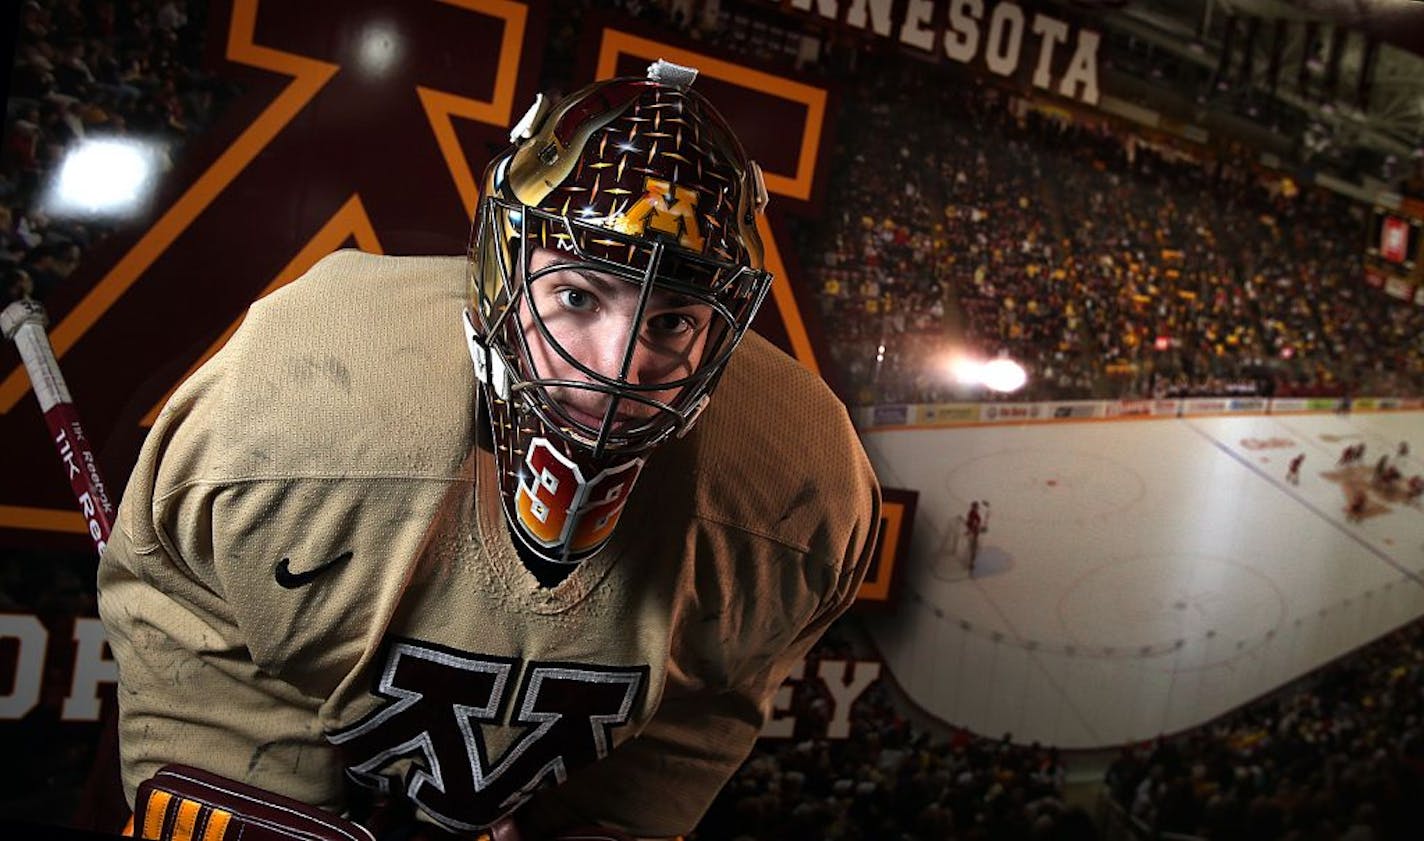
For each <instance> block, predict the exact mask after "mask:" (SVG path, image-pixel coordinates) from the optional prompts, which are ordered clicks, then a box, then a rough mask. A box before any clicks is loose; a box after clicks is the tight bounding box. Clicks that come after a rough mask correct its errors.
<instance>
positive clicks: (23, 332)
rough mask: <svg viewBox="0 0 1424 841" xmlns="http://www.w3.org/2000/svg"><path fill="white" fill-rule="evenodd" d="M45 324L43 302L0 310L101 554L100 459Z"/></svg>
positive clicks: (105, 523)
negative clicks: (80, 415) (82, 420)
mask: <svg viewBox="0 0 1424 841" xmlns="http://www.w3.org/2000/svg"><path fill="white" fill-rule="evenodd" d="M48 323H49V319H48V318H47V317H46V316H45V311H44V307H42V306H40V304H39V303H38V302H36V301H32V300H30V299H28V298H22V299H20V300H18V301H15V302H14V303H11V304H10V305H9V306H7V307H5V309H4V310H3V311H0V332H4V334H5V338H7V339H10V340H13V341H14V342H15V347H16V348H17V349H18V350H19V351H20V359H21V360H23V361H24V363H25V371H26V372H27V373H28V374H29V375H30V383H31V385H33V386H34V389H35V398H36V399H38V400H39V402H40V411H42V412H44V419H45V424H46V425H48V426H49V432H50V440H52V441H53V442H54V446H55V449H56V450H58V451H59V458H60V460H61V461H63V462H64V467H65V471H66V472H67V473H68V474H69V487H70V490H72V491H73V492H74V499H75V501H77V502H78V503H79V510H80V513H82V514H83V515H84V524H85V526H86V528H87V529H88V531H89V537H90V538H91V539H92V540H93V541H94V548H95V549H97V550H98V551H99V553H100V554H102V553H103V551H104V546H105V545H106V544H107V543H108V542H109V530H110V526H111V524H112V523H113V518H114V505H113V502H112V501H111V500H110V497H109V492H108V490H107V489H106V488H105V487H104V479H103V477H102V476H101V475H100V474H99V463H98V461H97V460H96V459H95V458H94V451H93V450H92V449H90V447H89V438H88V436H86V435H85V434H84V427H83V426H82V425H81V424H80V423H79V411H78V410H77V409H76V408H75V407H74V398H72V397H70V396H69V388H68V387H67V386H66V385H65V384H64V376H63V375H62V374H60V371H59V362H58V361H57V360H56V359H55V358H54V348H53V347H51V346H50V343H49V335H48V334H47V333H46V332H45V326H46V325H47V324H48Z"/></svg>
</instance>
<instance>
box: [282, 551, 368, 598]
mask: <svg viewBox="0 0 1424 841" xmlns="http://www.w3.org/2000/svg"><path fill="white" fill-rule="evenodd" d="M352 554H353V553H351V552H342V553H341V554H340V555H337V556H336V557H334V558H332V559H331V560H329V561H327V562H326V563H324V564H322V565H321V566H318V567H313V568H312V569H309V570H307V571H306V572H292V570H291V569H290V568H289V567H288V564H289V563H290V561H288V560H287V559H286V558H283V559H282V560H280V561H278V562H277V569H276V572H275V574H274V576H273V577H274V578H276V579H277V584H278V585H280V586H282V587H285V588H286V589H288V590H295V589H297V588H298V587H305V586H306V585H308V584H310V583H312V582H313V581H315V580H316V577H317V576H318V575H321V574H322V573H323V572H326V571H327V570H329V569H331V568H332V567H336V566H340V565H341V564H344V563H346V562H347V561H349V560H351V556H352Z"/></svg>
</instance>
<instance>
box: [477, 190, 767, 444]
mask: <svg viewBox="0 0 1424 841" xmlns="http://www.w3.org/2000/svg"><path fill="white" fill-rule="evenodd" d="M480 212H481V221H480V224H478V225H477V226H476V241H475V242H474V243H472V257H473V260H474V264H473V265H472V270H473V271H475V272H478V273H481V276H478V277H476V278H475V283H474V287H475V289H476V296H477V299H478V300H477V301H476V312H475V313H473V316H474V326H475V331H476V333H477V335H478V337H479V339H480V340H481V341H482V342H483V343H484V344H485V345H486V347H487V349H488V351H489V352H490V353H491V354H498V355H499V356H500V357H501V361H502V362H503V363H504V365H503V367H504V368H505V370H506V371H507V372H508V373H507V375H508V377H509V383H508V394H509V400H510V401H511V402H513V403H515V404H517V405H520V406H523V407H524V408H526V409H528V410H530V411H533V412H534V413H536V414H537V415H538V416H539V418H540V419H541V420H542V421H543V422H544V424H545V425H546V426H548V427H549V428H550V429H551V430H558V431H563V432H565V433H567V437H568V438H569V440H570V441H571V443H575V444H576V445H578V446H580V447H582V448H585V449H591V450H592V451H593V455H594V456H595V457H601V456H604V455H616V454H620V453H625V454H634V453H638V452H642V451H644V450H647V449H650V448H651V447H653V446H655V445H656V444H658V443H659V442H661V441H663V440H665V439H666V438H667V437H668V436H669V435H671V434H674V433H678V432H680V431H681V430H683V429H684V428H685V427H687V426H688V425H690V424H691V423H692V422H693V421H694V420H695V419H696V417H697V415H698V413H700V411H701V409H702V408H703V406H704V405H705V403H706V399H707V397H708V395H709V393H710V392H711V391H712V388H713V387H714V386H715V385H716V382H717V379H718V378H719V377H720V375H721V373H722V370H723V369H724V368H725V366H726V364H727V361H728V359H729V357H730V356H731V353H732V351H733V350H734V349H735V348H736V346H737V344H738V343H739V342H740V341H741V340H742V337H743V336H744V335H745V333H746V331H747V328H748V327H749V326H750V324H751V321H752V317H753V316H754V315H755V314H756V311H757V308H758V307H759V306H760V305H761V302H762V300H763V299H764V298H765V296H766V293H767V290H768V289H769V288H770V284H771V275H770V273H768V272H766V271H764V270H759V269H754V268H751V267H749V266H746V265H742V264H740V263H739V262H737V261H736V260H735V259H733V258H732V257H731V255H718V256H717V257H707V256H704V255H702V254H698V253H696V252H693V251H691V250H689V249H687V248H684V247H682V246H681V245H679V243H678V237H677V234H676V232H672V233H669V235H667V236H664V235H663V233H662V232H659V231H654V230H649V229H647V228H645V229H644V233H643V234H642V235H632V234H626V233H621V232H619V231H617V230H613V229H611V228H610V227H607V226H606V225H605V224H604V220H602V219H599V220H597V221H596V223H595V222H594V221H583V220H580V219H578V218H569V217H567V216H564V215H561V214H558V213H552V212H548V211H544V210H540V209H537V208H531V207H529V206H527V205H524V204H521V203H518V202H510V201H506V200H503V199H500V198H498V197H493V196H491V197H487V198H485V200H484V204H483V206H482V207H481V210H480ZM540 251H542V255H541V256H542V258H543V261H544V263H545V264H544V265H540V266H538V267H535V265H534V262H535V259H534V258H535V254H536V252H540ZM723 256H725V257H726V259H719V257H723ZM564 272H575V273H590V274H593V275H595V276H597V277H599V278H610V277H611V278H613V279H614V280H613V282H615V283H617V282H626V283H629V284H632V286H633V288H634V289H635V290H636V292H637V303H636V308H635V311H634V317H633V319H632V320H631V321H630V323H629V328H630V329H629V330H628V335H627V336H625V337H622V340H621V341H622V344H621V361H620V364H618V366H617V370H616V371H612V370H602V371H600V370H598V369H597V368H595V367H593V364H591V362H592V361H591V360H587V359H580V358H578V356H577V354H576V353H575V352H574V350H572V349H570V348H568V347H566V344H567V343H568V340H569V339H570V338H571V336H570V335H569V332H568V330H566V329H560V328H557V327H555V326H553V325H551V324H550V323H549V322H550V317H549V313H548V312H543V311H541V309H547V307H541V306H540V305H536V304H535V299H536V297H537V296H536V295H535V293H534V290H535V288H536V287H537V285H538V284H540V283H541V282H542V283H552V282H553V281H551V280H549V278H551V277H554V276H566V275H562V273H564ZM658 292H662V293H666V296H667V297H665V298H658V297H656V295H655V293H658ZM546 300H547V296H546ZM656 300H671V301H675V302H677V306H678V307H680V308H685V307H692V308H697V309H698V310H699V311H701V310H700V308H701V307H706V311H707V312H708V313H710V315H709V318H708V319H707V321H706V323H705V324H703V325H701V326H700V328H699V329H698V330H697V333H698V334H700V335H692V336H688V337H687V338H686V341H687V342H688V345H687V347H685V348H683V349H682V350H681V352H683V353H684V354H687V355H689V356H690V355H691V354H692V353H693V352H694V351H695V352H696V356H697V359H696V360H695V361H694V362H692V363H691V364H690V365H685V366H683V370H682V371H679V375H675V376H669V377H668V378H666V379H661V378H659V379H656V380H655V381H653V382H636V381H633V377H631V376H630V374H631V373H632V371H631V370H630V369H631V366H632V364H633V361H634V356H635V354H636V353H637V352H638V349H639V346H640V345H642V346H643V348H644V349H645V351H646V350H647V348H648V347H649V344H653V346H654V348H653V349H654V351H661V352H663V353H664V354H665V355H673V354H675V353H677V352H678V350H679V349H678V348H676V347H668V346H662V347H658V346H657V342H659V341H663V342H665V343H666V341H667V340H666V339H658V338H657V337H656V336H652V337H650V336H649V326H648V318H647V316H646V312H647V310H648V308H649V305H650V303H655V301H656ZM632 325H637V327H636V328H634V327H633V326H632ZM578 329H579V328H578V327H575V328H574V330H575V332H577V330H578ZM585 329H603V328H601V327H600V326H589V327H586V328H585ZM603 340H606V339H603ZM532 341H538V342H542V344H543V346H544V348H545V349H546V351H547V352H546V353H545V354H543V355H544V356H545V357H546V358H548V357H550V354H552V355H553V356H556V357H557V358H558V359H560V360H562V362H563V366H564V367H565V368H566V369H567V370H565V371H564V372H563V373H562V375H559V372H554V371H551V370H541V368H540V365H539V362H538V359H539V358H540V354H538V353H535V352H534V351H533V348H532V347H531V344H530V343H531V342H532ZM545 367H546V368H547V367H548V366H545ZM570 400H574V401H576V402H582V403H583V405H586V406H596V407H597V409H598V411H599V412H600V413H601V414H602V422H601V423H598V424H594V423H590V422H589V421H588V420H586V419H581V418H580V417H577V416H576V415H575V414H574V413H572V412H570V411H569V408H568V405H567V403H568V402H569V401H570ZM585 417H587V414H585Z"/></svg>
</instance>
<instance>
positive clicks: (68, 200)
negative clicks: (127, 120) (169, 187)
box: [44, 138, 158, 217]
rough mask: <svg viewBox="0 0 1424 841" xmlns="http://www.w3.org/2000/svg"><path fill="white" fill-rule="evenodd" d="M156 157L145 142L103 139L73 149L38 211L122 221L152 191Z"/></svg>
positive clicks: (65, 158)
mask: <svg viewBox="0 0 1424 841" xmlns="http://www.w3.org/2000/svg"><path fill="white" fill-rule="evenodd" d="M157 163H158V154H157V152H156V151H155V149H154V148H153V147H152V146H151V145H150V144H147V143H143V142H140V141H135V140H122V139H118V138H108V139H104V140H85V141H82V142H80V143H78V144H75V145H74V146H73V147H71V148H70V150H69V153H68V154H67V155H65V157H64V161H63V162H61V163H60V165H59V174H58V176H57V177H56V178H55V180H54V183H53V184H52V186H51V188H50V193H49V196H48V197H47V200H46V201H45V203H44V209H45V211H46V212H47V213H49V214H50V215H51V216H57V217H62V216H123V215H127V214H129V213H132V212H133V211H135V210H137V209H138V208H139V207H141V206H142V205H143V204H144V202H146V201H147V199H148V197H149V194H151V193H152V192H153V187H154V171H155V170H156V169H157Z"/></svg>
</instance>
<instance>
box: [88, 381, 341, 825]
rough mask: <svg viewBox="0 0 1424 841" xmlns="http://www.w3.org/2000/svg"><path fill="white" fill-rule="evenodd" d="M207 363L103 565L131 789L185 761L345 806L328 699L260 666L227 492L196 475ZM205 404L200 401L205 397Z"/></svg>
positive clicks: (168, 418)
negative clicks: (224, 552)
mask: <svg viewBox="0 0 1424 841" xmlns="http://www.w3.org/2000/svg"><path fill="white" fill-rule="evenodd" d="M212 379H214V375H213V372H212V371H211V370H209V371H206V372H199V374H197V375H195V377H194V379H193V380H190V382H189V383H188V384H187V385H186V386H185V390H183V391H180V392H179V395H178V396H177V397H175V400H174V401H173V402H171V403H170V406H169V408H168V409H167V410H165V412H164V414H163V415H162V416H161V417H160V420H159V422H158V423H157V424H155V426H154V428H153V430H152V431H151V433H150V435H149V438H148V440H147V441H146V443H145V445H144V448H143V451H142V453H141V454H140V458H139V463H138V464H137V465H136V467H135V469H134V471H133V473H132V474H131V477H130V480H129V484H128V487H127V490H126V492H125V494H124V498H123V501H122V503H121V504H120V506H119V513H118V517H117V523H116V527H115V529H114V533H113V535H112V536H111V539H110V541H109V544H108V547H107V549H106V551H105V552H104V555H103V558H102V559H101V561H100V565H99V581H98V584H99V614H100V617H101V619H102V620H103V622H104V627H105V629H106V631H107V633H108V637H109V643H110V646H111V648H112V650H113V653H114V659H115V661H116V662H117V663H118V667H119V680H118V702H119V745H120V755H121V766H122V772H123V782H124V792H125V795H126V797H127V798H128V800H129V802H130V804H132V802H133V797H134V791H135V789H136V787H137V786H138V784H139V783H140V782H142V781H143V780H145V779H148V778H149V777H151V776H152V775H153V774H154V772H155V771H157V770H158V769H159V768H160V767H161V766H163V765H164V764H167V763H183V764H188V765H192V766H196V767H200V768H202V769H204V770H207V771H211V772H213V773H216V774H220V775H222V776H224V777H229V778H231V779H234V780H238V781H241V782H244V783H248V784H251V785H254V786H257V787H259V788H263V789H267V790H269V791H274V792H277V793H279V794H284V795H287V796H289V797H293V798H295V799H298V800H301V801H303V802H306V803H311V804H313V805H319V806H324V807H327V808H337V807H338V806H339V802H338V801H339V798H340V785H341V775H340V771H339V768H338V767H337V762H336V758H335V752H334V750H333V749H332V748H331V746H330V745H328V744H327V743H326V740H325V739H324V738H323V737H322V730H321V726H320V724H319V721H318V715H317V713H318V708H319V706H320V701H319V699H316V698H311V697H307V696H306V695H304V694H303V693H302V692H300V691H298V690H297V689H296V688H295V687H293V686H292V685H290V684H288V683H286V682H284V681H282V680H278V679H277V678H275V677H273V676H271V675H270V674H268V673H267V672H265V671H264V670H263V669H261V668H259V667H258V665H257V664H256V663H255V662H254V658H253V656H252V653H251V647H252V644H253V643H254V640H252V639H250V638H249V634H248V632H247V631H245V630H244V628H243V626H242V623H241V621H240V617H239V616H238V615H237V609H236V608H235V607H234V604H233V602H232V601H230V600H229V594H228V592H227V591H228V589H229V588H232V587H234V586H241V585H240V582H236V581H234V580H233V577H232V573H231V572H230V571H223V570H220V569H219V564H218V563H217V561H216V560H215V558H214V549H213V547H214V544H215V540H216V538H215V535H214V532H215V531H220V530H221V524H220V523H218V524H215V523H214V516H215V514H214V509H218V510H219V513H218V514H217V517H218V518H219V519H221V516H222V515H221V513H220V511H221V507H222V504H223V503H222V500H221V496H222V494H221V491H220V490H217V489H215V488H213V487H211V486H208V485H206V484H204V483H203V482H202V481H201V480H200V479H199V478H198V477H197V475H195V473H200V472H201V471H198V470H197V469H196V467H195V465H196V464H197V463H200V461H201V457H200V453H199V451H200V450H201V449H202V448H204V447H207V446H211V445H213V442H211V441H205V440H201V436H195V434H194V431H193V429H192V428H191V427H189V428H185V424H187V422H188V421H189V420H190V418H189V417H188V408H187V406H188V405H190V404H187V403H185V401H188V400H192V399H193V395H195V394H200V393H201V392H203V391H204V389H205V388H208V387H211V385H212V383H211V380H212ZM196 402H201V400H198V401H196Z"/></svg>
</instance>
